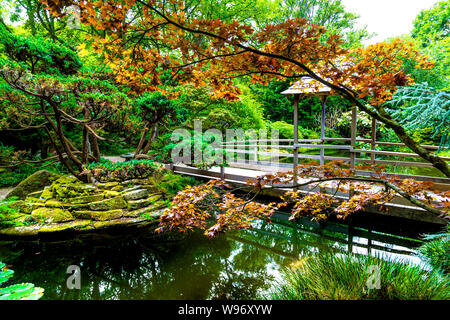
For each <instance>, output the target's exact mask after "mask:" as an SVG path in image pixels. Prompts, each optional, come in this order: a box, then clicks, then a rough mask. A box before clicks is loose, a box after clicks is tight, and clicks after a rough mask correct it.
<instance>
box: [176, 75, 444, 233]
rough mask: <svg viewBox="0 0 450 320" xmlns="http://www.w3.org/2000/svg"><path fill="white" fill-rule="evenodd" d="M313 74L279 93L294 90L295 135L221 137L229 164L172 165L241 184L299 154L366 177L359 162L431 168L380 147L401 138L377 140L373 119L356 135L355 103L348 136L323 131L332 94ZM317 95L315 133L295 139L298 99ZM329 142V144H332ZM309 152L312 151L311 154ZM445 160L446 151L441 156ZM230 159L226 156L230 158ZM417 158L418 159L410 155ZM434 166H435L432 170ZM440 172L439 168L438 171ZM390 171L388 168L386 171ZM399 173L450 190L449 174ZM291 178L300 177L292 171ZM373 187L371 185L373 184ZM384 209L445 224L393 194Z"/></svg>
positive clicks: (294, 162) (294, 161)
mask: <svg viewBox="0 0 450 320" xmlns="http://www.w3.org/2000/svg"><path fill="white" fill-rule="evenodd" d="M312 81H315V80H312V79H308V80H301V81H299V82H296V83H295V84H294V85H293V86H292V87H291V88H289V89H288V90H286V91H284V92H282V94H286V95H293V96H294V119H293V120H294V121H293V122H294V139H273V140H268V139H255V140H232V141H226V142H225V143H223V145H221V146H220V147H219V148H218V149H216V151H221V152H220V153H222V152H223V151H224V152H225V154H226V155H227V156H231V157H229V158H228V161H227V164H228V165H229V166H228V167H224V166H217V167H212V168H211V169H208V170H202V169H198V168H194V167H189V166H186V165H177V164H175V165H173V166H172V169H173V170H174V172H176V173H179V174H184V175H190V176H193V177H200V178H206V179H224V180H226V181H228V182H230V183H234V184H237V185H243V184H245V183H246V181H247V180H248V179H249V178H256V177H258V176H261V175H264V174H266V173H274V172H279V171H292V170H293V169H295V168H297V166H298V165H299V160H300V159H304V160H308V161H309V160H318V161H319V163H320V164H324V163H325V162H326V161H336V160H338V161H339V160H340V161H345V162H347V163H349V165H350V167H352V168H355V169H356V172H357V174H358V175H361V176H367V177H370V176H371V175H372V174H373V173H372V172H370V171H362V170H357V169H358V164H360V163H362V164H373V165H388V166H393V167H416V168H429V169H430V168H433V167H432V165H431V164H430V163H428V162H421V161H420V160H421V157H420V156H419V155H418V154H416V153H413V152H394V151H389V150H383V148H386V147H405V145H404V144H403V143H397V142H385V141H377V137H376V131H377V130H376V128H377V122H376V120H375V119H372V121H371V134H370V139H366V138H360V137H358V127H357V108H356V106H353V107H352V112H351V134H350V137H348V138H328V137H326V130H325V129H326V127H325V115H326V101H327V97H328V96H329V95H330V94H331V90H330V89H329V88H327V87H325V86H323V85H322V84H320V83H317V84H312V83H311V82H312ZM311 96H317V97H320V99H321V101H322V104H321V106H322V107H321V115H320V123H321V128H320V139H306V140H305V139H299V125H298V120H299V119H298V115H299V112H298V102H299V99H300V98H304V97H311ZM331 143H333V144H331ZM422 147H424V148H427V149H429V150H438V149H439V147H438V146H434V145H423V146H422ZM328 150H339V151H340V154H339V155H338V156H337V155H327V151H328ZM314 152H315V153H316V154H314ZM442 158H443V159H445V160H450V158H449V157H442ZM230 159H231V161H230ZM415 160H419V161H415ZM436 171H437V170H436ZM437 174H439V172H437ZM388 175H389V174H388ZM392 175H395V176H396V177H397V178H399V179H415V180H419V181H432V182H434V183H435V188H436V189H439V190H441V191H448V190H450V179H449V178H445V177H438V176H425V175H423V176H420V175H409V174H392ZM294 182H296V183H298V182H306V181H299V179H298V178H297V177H294ZM321 186H322V188H320V190H322V191H325V192H329V193H333V194H334V193H336V198H337V199H340V200H345V199H348V198H349V196H350V195H349V193H343V192H340V191H339V192H336V185H335V184H334V183H327V184H325V188H323V186H324V185H323V184H322V185H321ZM291 188H292V186H279V187H277V188H275V189H267V190H265V194H266V195H272V196H279V195H281V194H282V193H284V192H285V191H287V190H290V189H291ZM306 188H307V187H304V188H303V189H300V191H302V192H305V193H307V192H311V191H316V190H319V189H316V190H314V189H312V190H310V189H306ZM374 191H376V190H374ZM388 208H389V211H388V213H387V214H388V215H393V216H398V217H402V218H407V219H412V220H417V221H424V222H431V223H437V224H446V221H445V220H444V219H440V218H437V217H435V216H434V215H432V214H431V213H429V212H427V211H425V210H423V209H422V208H419V207H417V206H415V205H413V204H411V203H410V202H408V201H407V200H406V199H404V198H402V197H397V198H396V199H395V200H394V201H393V202H392V203H390V204H389V205H388ZM368 211H371V212H375V213H379V214H383V213H381V212H380V210H379V209H378V208H377V207H372V208H368Z"/></svg>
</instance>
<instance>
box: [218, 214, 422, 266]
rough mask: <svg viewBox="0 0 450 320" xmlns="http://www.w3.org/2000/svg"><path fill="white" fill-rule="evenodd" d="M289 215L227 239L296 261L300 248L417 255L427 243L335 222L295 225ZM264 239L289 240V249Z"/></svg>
mask: <svg viewBox="0 0 450 320" xmlns="http://www.w3.org/2000/svg"><path fill="white" fill-rule="evenodd" d="M287 216H288V215H287V214H285V213H277V214H276V215H275V216H274V217H273V219H272V222H273V223H267V222H262V224H261V225H259V226H257V227H256V228H254V229H249V230H246V231H245V232H243V233H241V234H239V235H234V234H227V235H226V236H227V237H229V238H231V239H232V240H235V241H238V242H242V243H245V244H249V245H252V246H255V247H257V248H259V249H262V250H265V251H268V252H272V253H274V254H276V255H280V256H285V257H289V258H293V259H297V258H298V252H299V249H301V248H302V247H306V248H307V249H308V248H317V249H319V250H322V249H323V250H328V249H333V250H337V251H342V252H353V253H361V254H372V255H374V254H388V255H403V256H405V255H406V256H408V255H411V254H413V253H414V249H415V248H417V247H418V246H420V245H421V244H422V243H423V241H420V240H416V239H411V238H406V237H402V236H397V235H392V234H384V233H381V232H377V231H374V230H371V229H364V228H360V227H355V226H347V225H341V224H337V223H332V222H329V223H327V224H326V225H323V226H321V225H319V224H318V223H316V222H313V221H310V220H309V219H307V218H301V219H300V221H298V222H296V223H292V222H289V221H286V218H287ZM253 235H255V236H257V239H258V241H255V240H254V239H253V238H254V237H253ZM264 237H268V239H279V240H281V241H282V240H285V241H286V247H285V246H283V245H280V243H279V242H277V241H276V240H275V242H276V243H277V244H276V245H275V246H273V245H271V243H272V242H271V241H269V242H268V243H265V241H264ZM308 250H309V249H308Z"/></svg>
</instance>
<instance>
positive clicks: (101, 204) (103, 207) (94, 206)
mask: <svg viewBox="0 0 450 320" xmlns="http://www.w3.org/2000/svg"><path fill="white" fill-rule="evenodd" d="M126 207H127V202H126V201H125V199H124V197H123V196H118V197H115V198H110V199H104V200H101V201H96V202H91V203H90V204H89V209H91V210H93V211H107V210H115V209H124V208H126Z"/></svg>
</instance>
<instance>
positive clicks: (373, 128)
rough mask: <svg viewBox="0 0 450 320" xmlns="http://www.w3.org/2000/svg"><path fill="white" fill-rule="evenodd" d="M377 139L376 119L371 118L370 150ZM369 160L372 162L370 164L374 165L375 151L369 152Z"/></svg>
mask: <svg viewBox="0 0 450 320" xmlns="http://www.w3.org/2000/svg"><path fill="white" fill-rule="evenodd" d="M376 139H377V119H375V118H372V132H371V136H370V140H371V141H370V150H372V151H373V150H375V145H376V143H375V141H376ZM370 161H371V162H372V165H375V153H371V154H370Z"/></svg>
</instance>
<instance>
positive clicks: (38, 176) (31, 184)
mask: <svg viewBox="0 0 450 320" xmlns="http://www.w3.org/2000/svg"><path fill="white" fill-rule="evenodd" d="M60 177H61V176H60V175H58V174H56V173H53V172H50V171H47V170H40V171H38V172H35V173H33V174H32V175H31V176H29V177H28V178H26V179H25V180H23V181H22V182H21V183H19V184H18V185H17V187H15V188H14V189H13V190H12V191H11V192H10V193H8V194H7V195H6V198H10V197H18V198H19V199H22V200H23V199H25V198H26V196H27V195H28V194H30V193H32V192H35V191H39V190H42V189H43V188H44V187H45V186H48V185H50V184H52V182H54V181H55V180H57V179H58V178H60Z"/></svg>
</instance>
